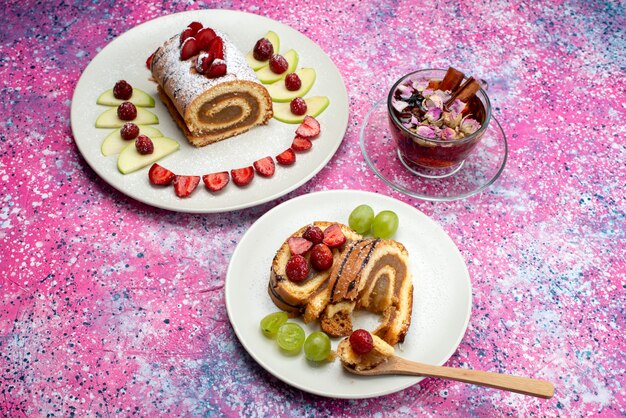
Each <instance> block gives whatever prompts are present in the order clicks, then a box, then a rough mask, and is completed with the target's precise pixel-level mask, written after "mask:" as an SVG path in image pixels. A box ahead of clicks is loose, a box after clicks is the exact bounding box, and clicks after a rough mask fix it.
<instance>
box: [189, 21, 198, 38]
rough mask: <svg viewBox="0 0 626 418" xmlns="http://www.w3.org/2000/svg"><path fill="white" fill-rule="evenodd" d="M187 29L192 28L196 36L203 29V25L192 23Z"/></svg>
mask: <svg viewBox="0 0 626 418" xmlns="http://www.w3.org/2000/svg"><path fill="white" fill-rule="evenodd" d="M187 27H188V28H190V29H191V30H192V31H193V34H194V35H195V34H196V33H198V31H199V30H200V29H202V23H200V22H191V23H190V24H189V25H188V26H187Z"/></svg>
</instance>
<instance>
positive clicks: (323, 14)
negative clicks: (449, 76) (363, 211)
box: [0, 0, 626, 417]
mask: <svg viewBox="0 0 626 418" xmlns="http://www.w3.org/2000/svg"><path fill="white" fill-rule="evenodd" d="M482 3H485V4H482ZM205 8H228V9H234V10H242V11H247V12H252V13H257V14H261V15H265V16H268V17H270V18H272V19H275V20H278V21H281V22H283V23H285V24H288V25H290V26H291V27H293V28H295V29H297V30H299V31H301V32H303V33H304V34H306V35H307V36H308V37H310V38H311V39H313V40H314V41H315V42H317V43H318V44H319V45H320V46H321V47H322V48H323V49H324V50H325V51H326V52H327V53H328V55H329V56H330V57H331V58H332V59H333V61H334V62H335V63H336V65H337V66H338V68H339V69H340V71H341V73H342V74H343V77H344V79H345V83H346V86H347V89H348V93H349V96H350V120H349V127H348V131H347V133H346V136H345V139H344V142H343V144H342V146H341V148H340V149H339V151H338V152H337V154H336V155H335V156H334V158H333V159H332V160H331V161H330V163H329V164H328V166H327V167H326V168H325V169H323V170H322V171H321V172H320V173H319V174H318V175H317V176H315V177H314V178H313V179H312V180H311V181H310V182H309V183H307V184H306V185H304V186H302V187H300V188H299V189H297V190H295V191H293V192H292V193H290V194H289V195H287V196H285V197H284V198H282V199H280V201H283V200H285V199H289V198H291V197H295V196H298V195H301V194H304V193H308V192H311V191H318V190H325V189H344V188H351V189H364V190H370V191H376V192H378V193H384V194H388V195H391V196H393V197H395V198H397V199H400V200H402V201H405V202H408V203H410V204H412V205H414V206H415V207H417V208H418V209H420V210H422V211H423V212H425V213H426V214H428V215H429V216H431V217H432V218H433V219H434V220H435V221H437V222H438V223H440V224H441V225H442V226H443V228H444V229H445V230H446V231H447V232H448V233H449V235H450V236H451V237H452V239H453V240H454V242H455V243H456V244H457V245H458V247H459V249H460V250H461V252H462V255H463V257H464V258H465V260H466V262H467V265H468V268H469V272H470V275H471V278H472V284H473V312H472V316H471V319H470V324H469V328H468V330H467V333H466V335H465V338H464V339H463V341H462V342H461V344H460V346H459V349H458V351H457V352H456V353H455V354H454V355H453V356H452V358H451V359H450V361H449V362H448V364H449V365H451V366H458V367H468V368H480V369H484V370H490V371H497V372H508V373H513V374H519V375H527V376H534V377H537V378H543V379H548V380H550V381H552V382H554V384H555V385H556V394H555V396H554V397H553V398H552V399H550V400H539V399H536V398H529V397H524V396H521V395H517V394H512V393H507V392H501V391H496V390H490V389H484V388H480V387H475V386H470V385H464V384H459V383H454V382H448V381H443V380H436V379H426V380H424V381H423V382H422V383H421V384H419V385H417V386H414V387H411V388H408V389H406V390H404V391H402V392H399V393H396V394H392V395H389V396H386V397H383V398H379V399H373V400H372V399H370V400H362V401H342V400H333V399H326V398H320V397H316V396H313V395H309V394H307V393H304V392H301V391H300V390H298V389H295V388H292V387H290V386H288V385H286V384H283V383H282V382H281V381H279V380H277V379H276V378H274V377H272V376H271V375H269V374H268V373H267V372H265V371H264V369H262V368H261V367H260V366H258V365H257V364H256V363H255V362H254V361H253V360H252V358H251V357H250V356H249V355H248V354H247V353H246V352H245V351H244V350H243V348H242V346H241V345H240V344H239V342H238V340H237V338H236V337H235V335H234V333H233V330H232V328H231V326H230V324H229V322H228V318H227V315H226V310H225V307H224V294H223V285H224V277H225V274H226V268H227V265H228V261H229V258H230V255H231V254H232V252H233V250H234V248H235V246H236V244H237V242H238V240H239V239H240V238H241V236H242V234H243V233H244V232H245V231H246V229H247V228H248V227H249V226H250V225H251V224H252V223H253V222H254V220H255V219H257V218H258V217H259V216H260V215H262V214H263V213H265V212H266V211H267V210H268V209H270V208H272V207H273V206H274V205H276V203H277V202H271V203H267V204H265V205H262V206H260V207H256V208H251V209H248V210H243V211H239V212H233V213H225V214H214V215H189V214H179V213H173V212H169V211H165V210H160V209H155V208H152V207H149V206H145V205H143V204H141V203H138V202H136V201H134V200H132V199H130V198H128V197H126V196H124V195H123V194H121V193H119V192H117V191H116V190H114V189H112V188H111V187H109V186H108V185H107V184H106V183H105V182H104V181H103V180H101V179H100V178H99V177H98V176H97V175H96V174H95V173H94V172H93V171H92V170H91V169H90V168H89V167H88V166H87V165H86V163H85V161H84V160H83V158H82V157H81V156H80V154H79V152H78V150H77V148H76V146H75V144H74V141H73V138H72V134H71V129H70V119H69V115H70V106H71V98H72V93H73V91H74V87H75V85H76V82H77V80H78V79H79V77H80V74H81V71H82V70H83V69H84V68H85V67H86V66H87V64H88V63H89V62H90V60H91V59H92V58H93V57H94V56H95V55H96V54H97V53H98V51H100V50H101V49H102V48H103V47H105V46H106V45H107V43H108V42H110V41H111V40H112V39H114V38H115V37H117V36H119V35H120V34H122V33H124V32H125V31H126V30H128V29H130V28H132V27H133V26H135V25H137V24H139V23H141V22H144V21H147V20H150V19H153V18H156V17H159V16H163V15H167V14H170V13H174V12H178V11H183V10H193V9H205ZM0 16H1V19H0V20H1V21H2V25H0V34H1V38H0V42H1V43H0V79H1V80H2V82H1V85H0V88H1V98H2V100H1V104H0V106H1V109H2V118H1V120H0V156H1V160H0V179H1V180H2V181H1V182H0V201H1V203H0V292H1V296H0V301H1V302H0V412H1V413H2V414H3V415H5V416H12V417H21V416H30V417H33V416H157V415H168V416H178V415H190V416H205V415H222V414H225V415H246V416H248V415H249V416H267V415H285V416H288V415H293V416H305V415H307V416H328V415H369V414H372V415H378V416H384V415H388V414H394V415H398V416H401V415H404V416H415V415H418V414H420V415H426V416H435V415H471V416H624V415H625V414H626V411H625V408H626V396H625V391H626V389H625V388H624V377H623V376H624V372H625V368H626V361H625V355H624V353H625V351H626V343H625V341H624V337H623V334H624V332H625V331H624V328H625V311H624V301H625V297H624V295H625V287H626V285H625V283H626V280H625V274H624V273H625V272H626V260H625V256H624V249H625V248H626V236H625V227H624V225H625V216H624V211H625V208H626V205H625V202H624V188H625V187H624V186H626V167H625V163H624V161H626V140H625V134H626V128H625V125H624V121H625V120H626V102H625V98H624V93H625V88H626V82H625V77H624V73H625V68H624V65H625V62H626V53H625V51H626V40H625V25H626V21H625V16H626V9H625V7H624V4H623V3H620V2H619V1H602V2H600V1H583V0H575V1H553V2H534V1H491V2H460V3H459V2H457V1H440V2H436V1H427V2H397V1H376V0H372V1H365V0H364V1H356V2H353V1H347V2H300V1H289V2H284V1H280V2H269V1H246V2H240V1H227V2H214V1H207V2H197V3H196V2H193V1H183V2H179V1H169V0H166V1H163V2H159V3H157V4H154V5H151V6H146V5H143V4H133V2H131V1H126V0H120V1H112V0H111V1H97V0H94V1H90V2H87V1H74V2H65V1H55V2H52V1H37V2H35V1H9V2H5V6H4V7H3V8H2V10H0ZM449 64H452V65H454V66H456V67H457V68H459V69H461V70H464V71H469V72H471V73H473V74H479V75H481V76H482V78H484V79H486V80H487V81H489V83H490V90H489V94H490V98H491V100H492V103H493V105H494V112H495V115H496V117H497V118H498V120H499V121H500V122H501V123H502V125H503V128H504V130H505V132H506V133H507V135H508V138H509V146H510V154H509V161H508V165H507V167H506V170H505V171H504V173H503V175H502V177H501V178H500V179H499V180H498V181H497V182H496V183H495V184H494V185H493V186H492V187H490V188H489V189H488V190H486V191H484V192H482V193H481V194H479V195H476V196H474V197H471V198H468V199H466V200H463V201H457V202H451V203H430V202H424V201H420V200H415V199H411V198H408V197H405V196H403V195H400V194H398V193H396V192H394V191H392V190H391V189H390V188H389V187H387V186H386V185H385V184H384V183H383V182H382V181H381V180H379V179H378V178H377V177H376V176H375V175H374V174H372V172H370V171H369V170H368V169H367V167H366V165H365V163H364V161H363V158H362V156H361V153H360V149H359V146H358V130H359V126H360V123H361V121H362V120H363V117H364V116H365V114H366V112H367V111H368V110H369V109H370V107H371V105H372V104H373V103H374V102H375V101H377V100H378V99H379V98H381V97H383V95H384V94H385V93H386V90H387V89H388V87H389V86H390V84H391V83H392V81H393V80H394V79H395V78H397V77H398V76H399V75H401V74H403V73H406V72H408V71H409V70H414V69H419V68H425V67H446V66H447V65H449ZM355 172H356V173H358V175H354V173H355Z"/></svg>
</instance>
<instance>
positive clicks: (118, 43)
mask: <svg viewBox="0 0 626 418" xmlns="http://www.w3.org/2000/svg"><path fill="white" fill-rule="evenodd" d="M192 21H198V22H201V23H202V24H204V26H210V27H214V28H216V29H220V30H222V31H224V32H226V33H227V34H228V35H229V37H230V38H231V40H232V41H233V42H234V43H235V45H237V46H238V47H239V49H240V50H241V51H242V52H243V53H246V52H247V51H249V50H250V49H251V48H252V47H253V46H254V44H255V42H256V41H257V40H258V39H259V38H260V37H262V36H263V35H265V33H267V31H268V30H272V31H274V32H276V33H277V34H278V35H279V37H280V45H281V47H280V49H281V52H282V53H285V52H286V51H287V50H289V49H291V48H293V49H295V50H296V51H297V52H298V54H299V57H300V61H299V64H298V67H311V68H314V69H315V71H316V73H317V79H316V81H315V84H314V85H313V87H312V88H311V90H310V91H309V93H307V97H309V96H316V95H323V96H328V98H329V99H330V105H329V107H328V108H327V109H326V110H325V111H324V112H323V113H322V114H321V115H319V116H318V117H317V119H318V120H319V122H320V124H321V127H322V133H321V134H320V136H319V138H317V139H316V140H315V141H314V143H313V148H312V149H311V150H309V151H308V152H306V153H302V154H298V155H297V159H296V163H295V164H294V165H293V166H291V167H282V166H278V165H277V166H276V173H275V174H274V176H273V177H271V178H262V177H260V176H255V178H254V180H253V181H252V183H251V184H250V185H248V186H247V187H245V188H239V187H237V186H235V185H234V184H233V183H232V182H231V183H230V184H229V185H228V186H227V187H226V188H225V189H224V190H222V191H221V192H220V193H217V194H212V193H210V192H208V191H207V190H206V189H205V188H204V185H203V184H202V182H201V183H200V185H199V186H198V189H197V190H196V191H194V192H193V194H192V195H191V196H190V197H188V198H185V199H181V198H178V197H177V196H176V195H175V193H174V190H173V187H165V188H163V187H155V186H152V185H150V183H149V181H148V169H149V167H146V168H144V169H141V170H139V171H137V172H134V173H131V174H127V175H123V174H121V173H120V172H119V171H118V170H117V156H109V157H104V156H103V155H102V153H101V152H100V145H101V144H102V140H103V139H104V138H105V137H106V136H107V134H108V133H109V132H111V131H112V129H98V128H96V127H95V121H96V118H97V117H98V116H99V115H100V114H101V113H102V112H103V111H105V110H106V109H108V107H106V106H100V105H97V104H96V99H97V98H98V96H99V95H100V94H101V93H102V92H104V91H105V90H107V89H110V88H112V87H113V85H114V84H115V82H116V81H118V80H120V79H124V80H126V81H128V82H129V83H130V84H131V85H133V86H134V87H138V88H140V89H142V90H144V91H146V92H148V93H149V94H151V95H152V97H154V99H155V101H156V107H155V108H152V109H148V110H150V111H153V112H154V113H156V114H157V116H158V117H159V124H158V125H153V126H154V127H155V128H157V129H159V130H160V131H161V132H162V133H163V134H164V135H165V136H168V137H171V138H174V139H176V140H178V142H179V143H180V150H179V151H177V152H175V153H174V154H171V155H169V156H167V157H165V158H163V159H162V160H160V161H159V164H161V165H162V166H164V167H166V168H168V169H170V170H172V171H173V172H174V173H176V174H184V175H199V176H201V175H203V174H208V173H212V172H217V171H226V170H227V171H230V170H231V169H234V168H239V167H245V166H249V165H252V163H253V162H254V161H256V160H258V159H260V158H263V157H265V156H272V157H274V156H276V155H278V154H280V153H281V152H282V151H284V150H285V149H287V148H289V146H290V145H291V142H292V141H293V138H294V136H295V130H296V128H297V127H298V125H292V124H285V123H282V122H279V121H277V120H276V119H272V120H271V121H270V123H269V124H268V125H267V126H259V127H255V128H253V129H251V130H250V131H249V132H247V133H245V134H242V135H239V136H236V137H233V138H230V139H227V140H224V141H221V142H218V143H215V144H212V145H208V146H206V147H203V148H195V147H193V146H191V145H190V144H189V143H188V142H187V140H186V139H185V137H184V136H183V134H182V132H181V131H180V130H179V128H178V127H177V125H176V123H175V122H174V121H173V120H172V118H171V116H170V114H169V112H168V111H167V109H166V108H165V106H164V105H163V103H162V102H161V100H160V99H159V98H158V94H157V91H156V83H154V82H152V81H150V80H149V78H150V76H151V75H150V72H149V71H148V69H147V68H146V64H145V61H146V59H147V58H148V56H150V54H152V53H153V52H154V51H155V50H156V49H157V48H158V47H159V46H160V45H161V44H162V43H163V42H164V41H165V40H167V39H169V38H170V37H171V36H172V35H175V34H177V33H180V32H181V31H182V30H183V29H184V28H185V27H186V26H187V25H188V24H189V23H191V22H192ZM71 123H72V132H73V134H74V139H75V141H76V145H77V146H78V149H79V151H80V153H81V154H82V155H83V157H84V158H85V160H87V163H88V164H89V165H90V166H91V168H93V170H94V171H95V172H96V173H97V174H98V175H99V176H100V177H101V178H103V179H104V180H105V181H106V182H107V183H109V184H110V185H111V186H113V187H114V188H116V189H117V190H119V191H120V192H122V193H124V194H126V195H127V196H130V197H132V198H134V199H136V200H139V201H141V202H143V203H146V204H148V205H152V206H156V207H159V208H164V209H169V210H173V211H179V212H196V213H210V212H224V211H230V210H237V209H243V208H247V207H250V206H255V205H258V204H261V203H265V202H268V201H270V200H273V199H276V198H278V197H280V196H282V195H284V194H286V193H288V192H290V191H291V190H294V189H295V188H297V187H299V186H301V185H302V184H304V183H305V182H307V181H308V180H309V179H311V177H313V176H314V175H315V174H316V173H317V172H318V171H319V170H321V169H322V168H323V167H324V166H325V165H326V163H327V162H328V160H330V158H331V157H332V156H333V154H334V153H335V151H336V150H337V148H339V145H340V144H341V141H342V139H343V137H344V134H345V131H346V128H347V124H348V95H347V92H346V88H345V85H344V83H343V80H342V78H341V74H340V73H339V71H338V70H337V67H335V65H334V64H333V62H332V61H331V60H330V58H329V57H328V56H327V55H326V54H325V53H324V51H322V49H321V48H320V47H319V46H317V45H316V44H315V43H314V42H313V41H311V40H310V39H309V38H307V37H306V36H304V35H303V34H301V33H300V32H298V31H296V30H294V29H292V28H290V27H289V26H287V25H284V24H282V23H280V22H276V21H274V20H271V19H268V18H265V17H262V16H257V15H253V14H248V13H243V12H238V11H231V10H198V11H190V12H183V13H177V14H173V15H169V16H165V17H161V18H158V19H155V20H152V21H149V22H146V23H144V24H141V25H139V26H137V27H135V28H133V29H131V30H129V31H128V32H126V33H124V34H123V35H120V36H119V37H118V38H117V39H115V40H114V41H112V42H111V43H110V44H109V45H107V46H106V47H105V48H104V49H103V50H102V51H101V52H100V53H99V54H98V55H97V56H96V57H95V58H94V59H93V60H92V61H91V63H90V64H89V65H88V66H87V68H86V69H85V71H84V72H83V74H82V76H81V78H80V80H79V81H78V84H77V86H76V90H75V91H74V97H73V99H72V110H71Z"/></svg>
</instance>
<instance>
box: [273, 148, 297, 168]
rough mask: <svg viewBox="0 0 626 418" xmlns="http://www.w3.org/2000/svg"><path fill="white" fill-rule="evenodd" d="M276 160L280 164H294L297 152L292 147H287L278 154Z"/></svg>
mask: <svg viewBox="0 0 626 418" xmlns="http://www.w3.org/2000/svg"><path fill="white" fill-rule="evenodd" d="M276 162H278V164H280V165H293V163H295V162H296V153H295V152H293V150H292V149H291V148H287V149H286V150H284V151H283V152H281V153H280V154H278V155H277V156H276Z"/></svg>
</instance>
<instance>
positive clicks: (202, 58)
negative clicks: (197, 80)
mask: <svg viewBox="0 0 626 418" xmlns="http://www.w3.org/2000/svg"><path fill="white" fill-rule="evenodd" d="M212 62H213V57H212V56H211V54H209V53H208V52H201V53H200V55H198V58H197V59H196V71H197V72H199V73H200V74H206V72H207V71H209V67H210V66H211V63H212Z"/></svg>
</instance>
